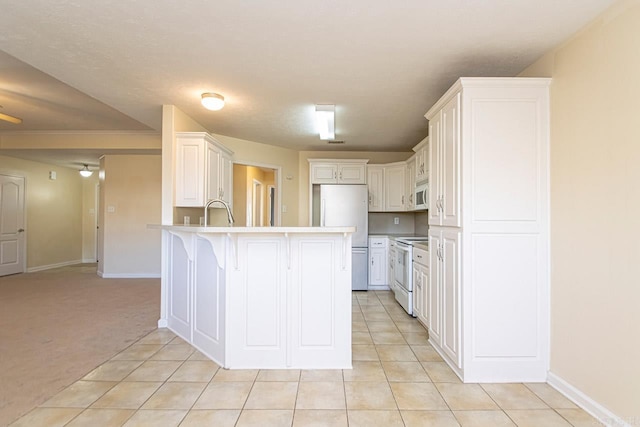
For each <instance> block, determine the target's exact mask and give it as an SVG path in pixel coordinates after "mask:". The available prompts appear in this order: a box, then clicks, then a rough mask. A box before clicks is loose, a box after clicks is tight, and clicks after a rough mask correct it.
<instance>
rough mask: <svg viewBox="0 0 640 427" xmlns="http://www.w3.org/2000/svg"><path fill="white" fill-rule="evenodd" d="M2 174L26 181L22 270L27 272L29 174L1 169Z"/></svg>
mask: <svg viewBox="0 0 640 427" xmlns="http://www.w3.org/2000/svg"><path fill="white" fill-rule="evenodd" d="M0 175H4V176H10V177H12V178H22V181H23V182H24V194H23V195H22V227H23V228H24V232H23V233H22V234H23V235H24V237H23V242H22V260H23V263H22V272H21V273H26V272H27V240H28V239H27V237H28V232H29V228H28V224H27V175H26V174H25V173H24V172H20V171H16V170H8V169H0Z"/></svg>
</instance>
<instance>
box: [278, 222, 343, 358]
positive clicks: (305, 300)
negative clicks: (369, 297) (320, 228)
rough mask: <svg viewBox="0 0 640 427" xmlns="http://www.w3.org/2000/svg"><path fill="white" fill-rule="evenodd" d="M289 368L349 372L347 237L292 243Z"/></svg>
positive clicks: (297, 238) (303, 239)
mask: <svg viewBox="0 0 640 427" xmlns="http://www.w3.org/2000/svg"><path fill="white" fill-rule="evenodd" d="M291 258H292V259H291V266H290V271H289V276H288V277H289V280H288V294H289V300H288V301H289V307H290V318H289V322H290V323H289V324H290V328H291V330H290V333H289V336H290V340H289V343H290V365H291V366H293V367H296V368H301V369H305V368H306V369H350V368H351V235H347V236H344V235H335V234H334V235H316V236H295V237H292V238H291Z"/></svg>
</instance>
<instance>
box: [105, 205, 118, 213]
mask: <svg viewBox="0 0 640 427" xmlns="http://www.w3.org/2000/svg"><path fill="white" fill-rule="evenodd" d="M115 212H116V207H115V206H113V205H109V206H107V213H115Z"/></svg>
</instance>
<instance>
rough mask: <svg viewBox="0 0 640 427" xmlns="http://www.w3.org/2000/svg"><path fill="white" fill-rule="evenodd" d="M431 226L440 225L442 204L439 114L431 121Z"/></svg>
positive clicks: (440, 124)
mask: <svg viewBox="0 0 640 427" xmlns="http://www.w3.org/2000/svg"><path fill="white" fill-rule="evenodd" d="M429 135H430V137H429V162H430V163H429V173H428V176H429V225H440V202H439V197H440V195H441V187H442V183H441V182H440V175H441V171H442V155H441V153H442V149H441V146H442V138H441V135H442V119H441V115H440V114H438V115H436V117H434V118H432V119H431V120H430V121H429Z"/></svg>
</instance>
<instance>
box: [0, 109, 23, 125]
mask: <svg viewBox="0 0 640 427" xmlns="http://www.w3.org/2000/svg"><path fill="white" fill-rule="evenodd" d="M0 108H3V107H2V105H0ZM0 120H4V121H5V122H10V123H15V124H17V125H19V124H20V123H22V119H20V118H18V117H14V116H10V115H8V114H4V113H0Z"/></svg>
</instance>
